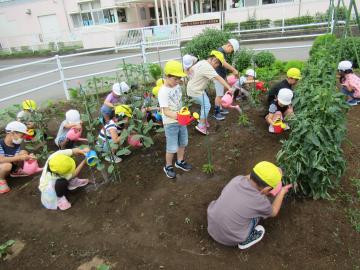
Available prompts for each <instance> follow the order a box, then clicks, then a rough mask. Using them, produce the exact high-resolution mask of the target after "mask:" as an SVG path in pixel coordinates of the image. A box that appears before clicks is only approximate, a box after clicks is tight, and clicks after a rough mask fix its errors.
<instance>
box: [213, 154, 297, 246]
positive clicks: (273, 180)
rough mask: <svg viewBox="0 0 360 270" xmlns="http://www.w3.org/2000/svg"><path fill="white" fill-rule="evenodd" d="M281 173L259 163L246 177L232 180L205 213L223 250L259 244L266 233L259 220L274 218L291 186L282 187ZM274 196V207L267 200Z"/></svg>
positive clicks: (263, 163)
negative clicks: (230, 247)
mask: <svg viewBox="0 0 360 270" xmlns="http://www.w3.org/2000/svg"><path fill="white" fill-rule="evenodd" d="M281 178H282V171H281V169H280V168H278V167H276V166H275V165H274V164H272V163H270V162H267V161H262V162H260V163H258V164H256V165H255V167H254V168H253V170H252V172H251V173H250V174H248V175H246V176H242V175H239V176H236V177H234V178H233V179H232V180H231V181H230V182H229V183H228V184H227V185H226V186H225V187H224V189H223V190H222V192H221V195H220V197H219V198H218V199H217V200H216V201H212V202H211V203H210V205H209V207H208V209H207V218H208V232H209V234H210V235H211V237H212V238H213V239H214V240H215V241H217V242H219V243H221V244H223V245H226V246H238V247H239V248H240V249H246V248H248V247H250V246H252V245H254V244H256V243H257V242H259V241H260V240H261V239H262V238H263V236H264V234H265V229H264V227H263V226H261V225H257V224H258V222H259V220H260V218H268V217H275V216H276V215H277V214H278V213H279V211H280V208H281V204H282V201H283V199H284V196H285V194H286V193H287V192H288V190H289V189H290V188H291V185H287V186H285V187H283V186H282V184H281ZM270 195H271V196H275V199H274V201H273V203H271V202H270V200H269V199H268V198H267V196H270Z"/></svg>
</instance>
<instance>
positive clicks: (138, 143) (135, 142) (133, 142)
mask: <svg viewBox="0 0 360 270" xmlns="http://www.w3.org/2000/svg"><path fill="white" fill-rule="evenodd" d="M127 142H128V144H129V145H131V146H132V147H135V148H140V147H141V146H143V144H142V142H141V140H140V139H137V138H136V137H135V135H130V136H129V137H128V139H127Z"/></svg>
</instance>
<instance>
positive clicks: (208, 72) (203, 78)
mask: <svg viewBox="0 0 360 270" xmlns="http://www.w3.org/2000/svg"><path fill="white" fill-rule="evenodd" d="M191 72H192V73H193V74H192V75H191V77H190V80H189V82H188V84H187V94H188V96H190V97H198V96H201V95H202V94H203V93H204V91H205V89H206V86H207V84H208V83H209V81H210V80H212V79H214V78H215V77H216V76H218V74H217V73H216V71H215V69H214V68H213V67H212V66H211V65H210V64H209V62H208V61H207V60H201V61H199V62H197V63H196V64H195V65H194V66H192V67H191Z"/></svg>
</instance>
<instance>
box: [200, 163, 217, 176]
mask: <svg viewBox="0 0 360 270" xmlns="http://www.w3.org/2000/svg"><path fill="white" fill-rule="evenodd" d="M201 170H202V171H203V172H204V173H206V174H213V173H214V165H212V164H211V163H206V164H203V166H202V169H201Z"/></svg>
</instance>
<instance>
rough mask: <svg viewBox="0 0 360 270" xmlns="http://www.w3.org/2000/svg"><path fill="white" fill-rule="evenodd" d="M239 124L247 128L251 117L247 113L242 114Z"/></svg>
mask: <svg viewBox="0 0 360 270" xmlns="http://www.w3.org/2000/svg"><path fill="white" fill-rule="evenodd" d="M238 124H239V126H241V127H247V126H249V125H250V121H249V117H248V116H247V114H245V113H241V114H240V115H239V118H238Z"/></svg>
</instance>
